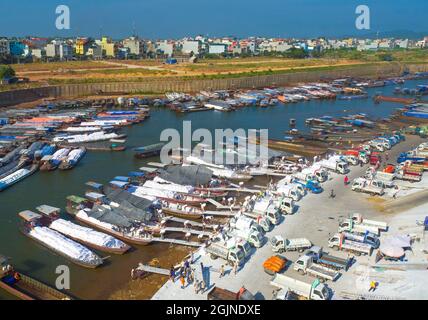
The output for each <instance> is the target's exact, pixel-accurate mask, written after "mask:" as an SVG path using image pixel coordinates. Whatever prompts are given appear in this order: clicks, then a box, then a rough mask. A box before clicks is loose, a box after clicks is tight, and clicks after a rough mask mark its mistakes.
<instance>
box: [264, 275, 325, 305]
mask: <svg viewBox="0 0 428 320" xmlns="http://www.w3.org/2000/svg"><path fill="white" fill-rule="evenodd" d="M270 284H271V285H272V286H274V287H277V288H279V289H281V290H280V292H279V294H277V297H278V296H282V293H287V292H292V293H293V294H295V295H298V296H300V297H303V298H305V299H308V300H328V299H330V291H329V290H328V288H327V286H326V285H325V284H323V283H320V282H319V281H318V280H315V281H314V282H313V283H306V282H303V281H300V280H297V279H294V278H292V277H288V276H285V275H283V274H280V273H276V274H275V276H274V277H273V278H272V280H271V282H270Z"/></svg>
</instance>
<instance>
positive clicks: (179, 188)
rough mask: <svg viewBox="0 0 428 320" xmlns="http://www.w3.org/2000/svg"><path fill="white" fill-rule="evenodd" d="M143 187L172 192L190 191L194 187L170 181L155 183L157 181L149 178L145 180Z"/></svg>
mask: <svg viewBox="0 0 428 320" xmlns="http://www.w3.org/2000/svg"><path fill="white" fill-rule="evenodd" d="M143 187H147V188H153V189H159V190H166V191H172V192H180V193H192V192H193V191H194V188H193V187H191V186H182V185H179V184H172V183H170V184H168V183H157V182H155V181H151V180H149V181H146V182H145V183H144V185H143Z"/></svg>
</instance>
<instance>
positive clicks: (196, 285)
mask: <svg viewBox="0 0 428 320" xmlns="http://www.w3.org/2000/svg"><path fill="white" fill-rule="evenodd" d="M200 287H201V284H200V282H199V280H197V279H195V281H193V288H194V289H195V293H196V294H198V293H199V290H200Z"/></svg>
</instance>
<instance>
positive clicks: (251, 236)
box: [228, 229, 264, 248]
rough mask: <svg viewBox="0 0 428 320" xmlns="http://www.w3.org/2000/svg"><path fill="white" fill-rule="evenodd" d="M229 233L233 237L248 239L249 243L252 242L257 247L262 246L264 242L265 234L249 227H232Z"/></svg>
mask: <svg viewBox="0 0 428 320" xmlns="http://www.w3.org/2000/svg"><path fill="white" fill-rule="evenodd" d="M228 235H229V236H231V237H237V238H241V239H244V240H245V241H247V242H248V243H249V244H251V245H252V246H254V247H256V248H261V247H262V246H263V244H264V236H263V234H262V233H260V232H258V231H254V230H251V229H247V230H238V229H231V230H229V232H228Z"/></svg>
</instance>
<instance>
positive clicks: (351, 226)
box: [338, 219, 380, 236]
mask: <svg viewBox="0 0 428 320" xmlns="http://www.w3.org/2000/svg"><path fill="white" fill-rule="evenodd" d="M338 231H339V232H342V231H347V232H352V233H366V232H371V233H373V234H375V235H377V236H378V235H379V234H380V230H379V228H378V227H376V226H373V225H366V224H363V223H356V222H355V221H354V220H352V219H344V220H341V221H339V229H338Z"/></svg>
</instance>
